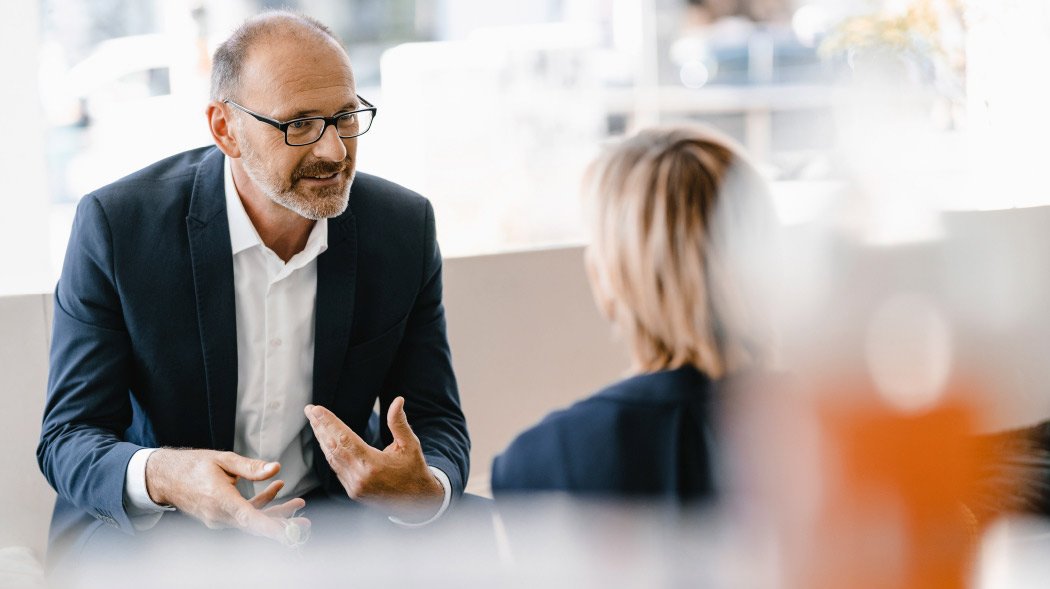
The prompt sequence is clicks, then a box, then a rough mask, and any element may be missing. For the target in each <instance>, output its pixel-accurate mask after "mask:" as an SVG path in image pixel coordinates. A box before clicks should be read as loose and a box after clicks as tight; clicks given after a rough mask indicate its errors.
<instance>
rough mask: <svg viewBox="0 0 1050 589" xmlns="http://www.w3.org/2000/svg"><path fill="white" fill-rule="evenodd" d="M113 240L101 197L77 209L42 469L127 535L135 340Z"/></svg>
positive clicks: (60, 295) (61, 289) (55, 340)
mask: <svg viewBox="0 0 1050 589" xmlns="http://www.w3.org/2000/svg"><path fill="white" fill-rule="evenodd" d="M115 263H116V261H115V260H114V251H113V240H112V233H111V231H110V224H109V221H108V219H107V217H106V213H105V211H104V210H103V208H102V205H101V204H100V203H99V201H98V200H97V198H96V197H95V196H92V195H89V196H86V197H85V198H84V199H83V200H82V201H81V203H80V205H79V206H78V207H77V213H76V217H75V219H74V222H73V230H72V233H71V235H70V239H69V247H68V249H67V252H66V260H65V264H64V266H63V269H62V275H61V278H60V279H59V282H58V286H57V288H56V290H55V298H54V307H55V310H54V325H53V327H52V338H51V352H50V367H49V373H48V390H47V401H46V404H45V408H44V417H43V424H42V428H41V435H40V443H39V445H38V446H37V452H36V454H37V462H38V463H39V465H40V469H41V471H42V472H43V473H44V476H45V477H46V478H47V480H48V482H49V483H50V484H51V486H52V487H54V489H55V491H57V492H58V494H59V495H60V496H61V497H63V498H65V499H66V500H68V501H70V502H71V503H73V504H74V505H76V506H77V507H79V508H81V509H83V510H85V511H86V512H88V513H90V514H91V515H93V516H94V517H96V518H97V519H100V520H102V521H104V522H106V523H107V524H109V525H112V526H117V527H119V528H120V529H122V530H123V531H125V532H127V533H134V526H133V525H132V524H131V522H130V520H129V519H128V516H127V513H126V512H125V510H124V504H123V498H124V476H125V471H126V470H127V465H128V462H129V461H130V460H131V455H132V454H134V453H135V452H136V451H137V450H139V449H140V447H139V446H138V445H135V444H131V443H128V442H125V441H123V439H122V437H121V435H122V432H124V431H125V430H126V429H127V428H128V426H129V425H130V423H131V417H132V409H131V401H130V398H129V392H128V391H129V388H130V380H131V370H132V360H131V355H132V352H131V341H130V338H129V336H128V332H127V329H126V327H125V325H124V320H123V315H122V312H121V304H120V298H119V295H118V290H117V287H118V285H117V283H116V277H115V273H114V264H115Z"/></svg>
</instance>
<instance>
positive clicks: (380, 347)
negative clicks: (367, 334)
mask: <svg viewBox="0 0 1050 589" xmlns="http://www.w3.org/2000/svg"><path fill="white" fill-rule="evenodd" d="M407 323H408V315H405V316H404V317H402V318H401V320H400V321H398V322H397V323H396V324H395V325H394V326H393V327H391V328H390V329H387V330H386V331H384V332H383V333H381V334H379V335H377V336H375V337H373V338H371V339H368V340H365V341H363V342H361V343H359V344H354V345H352V346H350V349H348V350H347V351H346V363H347V364H360V363H362V362H367V361H369V360H373V359H375V358H378V357H380V356H391V355H392V354H393V352H394V351H396V350H397V347H398V345H399V344H400V343H401V337H402V336H403V335H404V334H405V325H406V324H407Z"/></svg>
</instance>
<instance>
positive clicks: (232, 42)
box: [211, 10, 339, 101]
mask: <svg viewBox="0 0 1050 589" xmlns="http://www.w3.org/2000/svg"><path fill="white" fill-rule="evenodd" d="M289 25H291V26H289ZM278 34H293V35H294V34H299V35H304V34H306V35H309V34H313V35H317V36H322V37H327V38H329V39H331V40H333V41H335V42H336V44H339V39H338V38H337V37H336V36H335V34H334V33H332V30H331V29H329V28H328V27H327V26H325V25H324V24H322V23H321V22H320V21H319V20H317V19H315V18H313V17H309V16H306V15H305V14H298V13H295V12H290V11H287V10H269V11H266V12H263V13H261V14H257V15H255V16H253V17H251V18H249V19H248V20H246V21H244V23H243V24H242V25H241V26H239V27H237V30H235V31H234V32H233V34H231V35H230V37H229V38H228V39H226V40H225V41H223V42H222V44H221V45H219V47H218V49H216V50H215V55H214V56H213V57H212V66H211V99H212V100H219V101H222V100H228V99H229V100H232V99H233V98H234V96H235V94H236V93H237V91H238V90H239V89H240V77H241V70H242V68H243V66H244V60H245V59H246V58H247V57H248V53H249V52H250V51H251V48H252V47H253V46H254V45H255V44H256V43H257V42H258V41H259V40H261V39H265V38H267V37H271V36H274V35H278Z"/></svg>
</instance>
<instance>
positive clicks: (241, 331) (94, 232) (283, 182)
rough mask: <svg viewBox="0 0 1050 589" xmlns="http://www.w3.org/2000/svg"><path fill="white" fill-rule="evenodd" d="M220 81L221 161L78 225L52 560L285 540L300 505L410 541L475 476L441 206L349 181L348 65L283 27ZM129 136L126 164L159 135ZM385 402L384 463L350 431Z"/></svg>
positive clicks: (60, 379)
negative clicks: (137, 543) (319, 502)
mask: <svg viewBox="0 0 1050 589" xmlns="http://www.w3.org/2000/svg"><path fill="white" fill-rule="evenodd" d="M213 67H214V70H213V75H212V96H211V98H212V100H211V102H210V103H209V105H208V108H207V118H208V124H209V126H210V129H211V133H212V136H213V137H214V140H215V144H216V146H215V147H209V148H202V149H197V150H193V151H189V152H185V153H182V154H178V155H176V156H173V157H171V158H168V159H166V160H163V161H161V162H158V163H156V164H154V165H152V166H150V167H148V168H146V169H144V170H141V171H139V172H137V173H135V174H132V175H131V176H128V177H127V178H124V179H122V180H119V181H117V182H115V183H113V184H111V185H109V186H106V187H104V188H101V189H100V190H98V191H96V192H94V193H92V194H89V195H87V196H86V197H85V198H84V199H83V200H82V202H81V203H80V205H79V207H78V210H77V216H76V220H75V222H74V227H73V232H72V234H71V237H70V243H69V248H68V252H67V254H66V261H65V265H64V268H63V271H62V276H61V279H60V281H59V283H58V287H57V289H56V293H55V313H54V317H55V319H54V334H53V341H52V344H51V369H50V378H49V383H48V398H47V405H46V408H45V413H44V421H43V430H42V434H41V440H40V444H39V447H38V449H37V457H38V461H39V463H40V467H41V469H42V471H43V472H44V475H45V476H46V477H47V479H48V481H49V482H50V483H51V485H52V486H53V487H54V488H55V490H56V491H57V492H58V500H57V502H56V505H55V512H54V515H53V518H52V524H51V537H50V545H51V548H50V549H51V552H52V554H51V558H52V559H54V558H55V557H56V553H61V552H62V551H64V550H67V549H69V548H70V547H73V546H74V545H75V544H76V543H77V542H83V541H84V540H85V539H86V538H88V537H90V536H91V534H92V533H93V532H94V531H95V529H96V528H98V527H99V526H102V525H103V523H104V524H107V525H109V526H113V527H117V528H119V529H120V530H122V531H124V532H127V533H129V534H134V533H136V532H137V531H142V530H146V529H149V528H151V527H152V526H154V525H155V524H156V523H157V521H158V520H159V519H160V518H161V517H162V514H163V513H164V512H165V511H170V510H177V511H180V512H183V513H185V514H187V515H189V516H192V517H194V518H196V519H198V520H200V521H201V522H203V523H204V524H205V525H207V526H208V527H232V528H238V529H241V530H244V531H246V532H248V533H251V534H254V535H259V536H265V537H270V538H274V539H278V540H281V539H284V538H286V522H287V518H289V517H291V516H292V515H293V514H294V513H295V512H296V511H297V510H298V509H299V508H301V507H302V506H303V505H304V503H305V502H304V500H303V499H302V497H303V496H304V495H307V494H309V498H311V499H312V498H313V497H341V498H344V499H345V498H347V497H349V498H350V499H352V500H354V501H355V502H358V503H362V504H365V505H368V506H371V507H374V508H376V509H379V510H381V511H382V512H384V513H386V514H387V515H389V516H390V517H391V519H393V520H394V521H395V522H399V523H402V524H406V525H414V524H421V523H426V522H427V521H429V520H431V519H433V518H435V517H437V516H439V515H440V514H441V513H443V512H444V511H445V509H446V508H447V507H448V505H449V502H450V499H451V498H452V497H454V496H458V495H459V494H461V493H462V490H463V485H464V482H465V480H466V478H467V474H468V451H469V445H470V443H469V438H468V435H467V431H466V424H465V420H464V418H463V414H462V411H461V409H460V406H459V397H458V393H457V390H456V383H455V378H454V376H453V373H452V366H451V358H450V352H449V348H448V343H447V338H446V333H445V319H444V309H443V306H442V303H441V256H440V253H439V251H438V247H437V243H436V241H435V236H434V216H433V210H432V208H431V206H430V204H429V203H428V202H427V201H426V200H425V199H423V198H422V197H420V196H419V195H416V194H414V193H412V192H410V191H408V190H406V189H404V188H402V187H400V186H397V185H395V184H392V183H390V182H387V181H384V180H381V179H379V178H376V177H373V176H369V175H366V174H358V175H356V179H355V165H356V160H357V158H356V155H357V141H358V140H357V137H358V136H360V135H361V134H363V133H365V132H366V131H368V129H369V126H370V124H371V121H372V117H373V116H374V115H375V112H376V109H375V108H374V107H373V106H372V105H371V104H370V103H368V102H367V101H366V100H365V99H364V98H361V97H359V96H358V95H357V94H356V90H355V85H354V77H353V72H352V69H351V66H350V61H349V58H348V56H347V54H346V52H345V51H344V50H343V48H342V47H341V46H340V45H339V43H338V41H337V40H336V39H335V38H334V36H333V35H332V33H331V31H329V30H328V29H327V28H326V27H325V26H324V25H322V24H320V23H318V22H316V21H314V20H313V19H310V18H307V17H303V16H299V15H294V14H290V13H284V12H275V13H268V14H265V15H262V16H259V17H255V18H253V19H250V20H249V21H247V22H246V23H245V24H244V25H243V26H242V27H241V28H240V29H238V30H237V31H236V32H234V34H233V35H232V36H231V37H230V39H228V40H227V41H226V42H225V43H223V45H222V46H220V47H219V48H218V50H217V51H216V54H215V60H214V66H213ZM128 123H129V124H128V135H129V143H130V147H131V148H132V149H133V148H134V141H144V140H149V139H148V134H149V126H150V125H149V120H135V121H128ZM376 399H378V400H379V404H380V406H381V413H380V414H381V415H382V416H383V419H381V420H380V421H381V422H382V423H381V424H380V427H379V430H380V431H379V436H378V437H379V438H380V439H379V440H374V441H373V443H377V442H378V443H381V444H382V445H385V449H383V450H382V451H380V450H377V449H376V448H373V447H372V446H370V445H369V444H367V443H365V441H364V440H363V439H362V437H361V436H359V435H358V433H355V432H359V433H362V434H363V433H364V432H365V431H366V429H367V424H368V421H369V418H370V416H371V415H372V412H373V407H374V404H375V402H376ZM410 424H411V425H410ZM417 436H418V437H417ZM158 448H159V449H158ZM278 471H280V473H281V479H279V480H278V479H275V478H274V477H275V476H276V475H277V474H278ZM275 500H276V501H275ZM271 502H273V504H272V505H271ZM296 521H299V522H300V523H305V522H304V520H301V519H300V520H296Z"/></svg>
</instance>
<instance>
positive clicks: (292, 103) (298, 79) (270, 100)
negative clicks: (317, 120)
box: [241, 41, 357, 114]
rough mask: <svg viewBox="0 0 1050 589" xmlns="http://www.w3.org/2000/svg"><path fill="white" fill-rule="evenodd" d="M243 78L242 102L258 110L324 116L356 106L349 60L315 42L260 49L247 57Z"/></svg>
mask: <svg viewBox="0 0 1050 589" xmlns="http://www.w3.org/2000/svg"><path fill="white" fill-rule="evenodd" d="M243 74H244V75H243V77H242V83H241V88H242V89H243V90H244V94H245V96H244V99H245V100H246V101H247V100H255V101H256V103H257V104H259V107H260V108H261V107H262V106H263V105H267V108H275V109H280V110H281V111H284V112H286V113H289V112H290V111H289V109H291V110H295V111H301V110H303V109H306V110H311V109H317V110H319V111H322V112H323V111H325V110H326V109H333V108H336V109H337V108H341V107H343V106H348V105H350V106H353V105H355V104H356V102H357V99H356V94H355V87H354V76H353V70H352V69H351V67H350V60H349V58H348V57H347V56H346V54H345V53H344V52H343V51H342V49H341V48H339V47H338V46H335V47H333V46H332V45H330V44H326V43H322V42H318V41H313V42H312V43H309V44H306V43H301V44H294V43H279V44H278V43H274V44H272V45H267V46H264V47H259V48H258V50H257V51H252V53H251V54H250V55H249V56H248V59H247V60H246V62H245V68H244V72H243ZM328 114H331V113H328Z"/></svg>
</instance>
